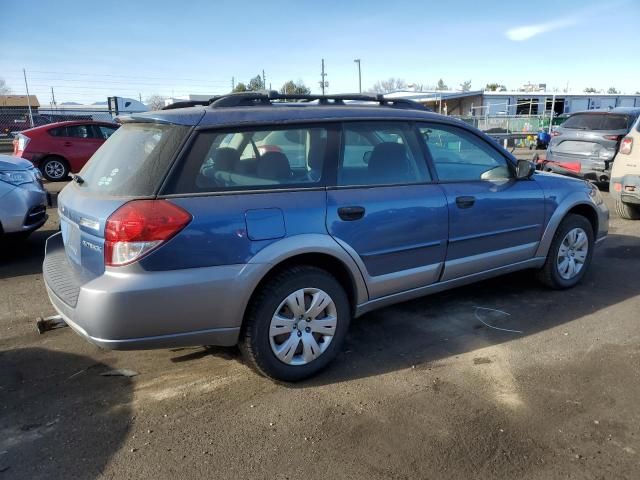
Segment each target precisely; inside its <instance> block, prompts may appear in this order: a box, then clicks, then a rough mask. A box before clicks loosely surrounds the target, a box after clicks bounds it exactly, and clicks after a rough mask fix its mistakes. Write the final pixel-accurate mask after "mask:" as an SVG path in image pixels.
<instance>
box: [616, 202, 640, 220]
mask: <svg viewBox="0 0 640 480" xmlns="http://www.w3.org/2000/svg"><path fill="white" fill-rule="evenodd" d="M616 212H618V215H620V217H621V218H624V219H626V220H639V219H640V205H630V204H628V203H624V202H623V201H622V200H616Z"/></svg>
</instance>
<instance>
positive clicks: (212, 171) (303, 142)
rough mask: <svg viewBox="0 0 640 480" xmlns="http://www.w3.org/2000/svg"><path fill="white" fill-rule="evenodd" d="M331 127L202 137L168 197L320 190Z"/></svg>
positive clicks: (233, 132)
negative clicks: (252, 191) (260, 190)
mask: <svg viewBox="0 0 640 480" xmlns="http://www.w3.org/2000/svg"><path fill="white" fill-rule="evenodd" d="M328 137H329V127H325V126H304V127H299V126H297V127H289V128H286V127H278V128H272V127H265V128H256V129H242V130H240V129H238V130H236V131H232V132H229V131H225V132H202V133H200V134H199V135H198V136H197V138H196V139H195V141H194V143H193V145H192V147H191V149H190V151H189V154H188V155H187V157H186V158H185V160H184V162H183V164H182V165H180V167H179V168H178V169H176V174H175V175H174V176H173V178H171V179H170V181H169V185H168V187H167V189H166V190H165V192H163V193H167V194H182V193H199V192H218V191H229V190H254V189H271V188H282V187H287V188H293V187H312V186H320V185H323V184H324V183H323V182H324V178H323V176H324V171H323V170H324V165H325V157H326V155H327V145H328Z"/></svg>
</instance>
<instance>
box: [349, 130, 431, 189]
mask: <svg viewBox="0 0 640 480" xmlns="http://www.w3.org/2000/svg"><path fill="white" fill-rule="evenodd" d="M342 143H343V149H342V155H341V159H340V164H339V168H338V185H342V186H348V185H385V184H387V185H388V184H411V183H421V182H427V181H430V180H431V178H430V176H429V172H428V170H427V167H426V164H425V162H424V158H423V157H422V155H421V152H420V149H419V146H418V144H417V141H416V138H415V135H414V132H413V130H412V128H411V127H410V126H409V125H407V124H403V123H388V122H362V123H355V122H354V123H346V124H345V126H344V129H343V142H342Z"/></svg>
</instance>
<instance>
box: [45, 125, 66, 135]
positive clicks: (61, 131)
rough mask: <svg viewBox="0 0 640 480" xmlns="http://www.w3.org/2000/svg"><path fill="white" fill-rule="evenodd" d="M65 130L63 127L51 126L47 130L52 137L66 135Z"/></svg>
mask: <svg viewBox="0 0 640 480" xmlns="http://www.w3.org/2000/svg"><path fill="white" fill-rule="evenodd" d="M66 130H67V129H66V128H65V127H58V128H52V129H51V130H49V135H51V136H54V137H66V135H67V134H66Z"/></svg>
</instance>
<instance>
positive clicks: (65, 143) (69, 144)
mask: <svg viewBox="0 0 640 480" xmlns="http://www.w3.org/2000/svg"><path fill="white" fill-rule="evenodd" d="M71 145H73V143H71V142H64V146H65V147H70V146H71Z"/></svg>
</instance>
